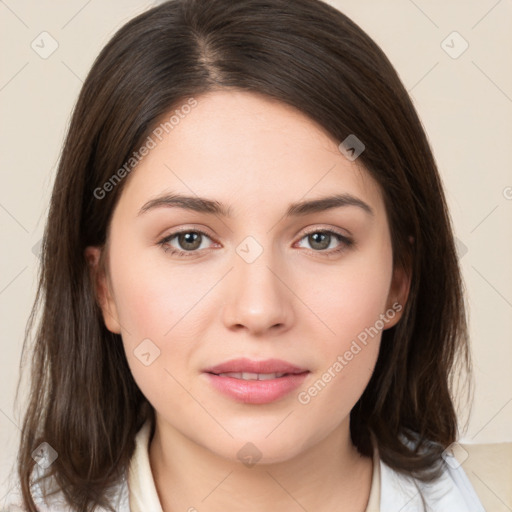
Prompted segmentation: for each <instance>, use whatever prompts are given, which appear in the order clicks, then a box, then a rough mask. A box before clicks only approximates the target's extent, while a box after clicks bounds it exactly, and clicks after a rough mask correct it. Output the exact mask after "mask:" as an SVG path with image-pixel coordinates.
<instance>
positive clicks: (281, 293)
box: [86, 91, 409, 512]
mask: <svg viewBox="0 0 512 512" xmlns="http://www.w3.org/2000/svg"><path fill="white" fill-rule="evenodd" d="M196 99H197V101H198V105H197V106H196V107H195V108H194V109H193V110H192V111H191V113H190V114H188V115H187V116H186V117H185V118H184V119H183V120H181V122H180V124H179V125H177V126H176V127H175V128H174V129H173V131H172V132H170V134H169V135H167V136H166V137H165V138H164V139H163V140H162V141H161V142H159V143H158V145H157V146H156V147H155V148H154V149H152V150H151V151H150V153H149V154H148V155H147V156H145V157H144V158H143V160H142V161H141V162H140V164H139V165H138V166H137V168H136V169H135V170H134V171H132V173H131V175H130V176H129V178H127V183H126V184H125V188H124V189H123V192H122V194H121V197H120V200H119V202H118V204H117V206H116V208H115V211H114V214H113V217H112V221H111V225H110V229H109V236H108V241H107V246H106V248H100V247H89V248H87V250H86V255H87V257H88V258H89V260H90V262H91V264H92V267H93V269H95V270H96V273H95V276H96V282H97V288H98V296H99V300H100V302H101V306H102V310H103V316H104V320H105V323H106V325H107V327H108V329H109V330H111V331H112V332H116V333H120V334H121V335H122V339H123V343H124V347H125V351H126V357H127V360H128V363H129V365H130V368H131V371H132V373H133V377H134V379H135V381H136V382H137V385H138V386H139V387H140V389H141V391H142V392H143V393H144V395H145V396H146V397H147V398H148V400H149V401H150V402H151V404H152V405H153V407H154V408H155V411H156V430H155V435H154V438H153V439H152V441H151V444H150V448H149V457H150V463H151V468H152V471H153V476H154V480H155V485H156V488H157V491H158V494H159V497H160V501H161V503H162V507H163V510H164V511H165V512H170V511H178V510H183V511H185V510H189V509H190V507H195V508H196V509H197V510H199V511H200V512H203V511H221V510H222V511H223V512H225V511H226V510H243V511H249V512H252V511H261V510H281V511H283V512H287V511H290V512H291V511H298V510H302V508H301V507H304V508H305V509H306V510H315V511H320V512H322V511H332V510H339V509H340V504H343V510H345V511H363V510H364V509H365V507H366V504H367V501H368V496H369V492H370V484H371V475H372V461H371V459H370V458H366V457H362V456H360V455H359V454H358V452H357V451H356V449H355V447H354V446H353V445H352V443H351V440H350V434H349V414H350V410H351V409H352V407H353V406H354V404H355V403H356V402H357V400H358V399H359V397H360V396H361V394H362V393H363V391H364V389H365V387H366V385H367V383H368V381H369V379H370V377H371V374H372V372H373V369H374V366H375V362H376V359H377V356H378V350H379V343H380V333H379V335H378V336H375V337H373V338H370V341H369V343H368V344H367V345H366V346H365V347H364V348H363V349H362V350H361V351H360V352H359V353H358V354H357V355H355V356H354V357H353V359H352V360H351V361H350V362H349V363H348V364H347V365H346V366H345V367H344V368H343V370H342V371H341V372H339V373H337V374H336V377H334V378H332V379H331V381H330V382H329V383H328V384H327V385H326V386H325V387H324V388H323V389H322V390H321V392H319V393H318V394H317V395H316V396H314V397H312V398H311V400H310V401H309V403H307V404H302V403H300V402H299V400H298V398H297V396H298V393H299V392H300V391H303V390H307V389H308V388H309V387H310V386H312V385H313V383H314V382H315V381H317V380H318V379H319V378H321V377H322V374H324V372H325V371H327V370H328V368H329V367H332V366H333V363H334V362H335V361H336V360H337V357H338V355H342V354H344V353H345V352H346V351H347V350H348V349H349V348H350V346H351V342H352V341H353V340H354V339H356V337H357V335H358V334H359V333H360V332H361V331H363V330H364V329H365V328H368V327H370V326H374V325H375V322H376V320H378V319H379V315H381V314H384V313H385V312H386V310H388V309H389V308H391V307H392V304H393V303H396V302H398V303H399V304H401V305H404V304H405V301H406V299H407V293H408V289H409V280H408V278H407V276H406V275H405V273H404V272H402V271H401V270H399V269H393V264H392V254H393V253H392V246H391V240H390V232H389V226H388V220H387V216H386V211H385V208H384V202H383V198H382V193H381V190H380V188H379V186H378V185H377V183H376V182H375V181H374V180H373V179H372V178H371V176H370V174H369V173H368V172H367V171H366V170H365V169H364V168H363V167H362V166H361V165H359V164H358V162H357V160H356V161H354V162H351V161H349V160H348V159H347V158H345V156H344V155H343V154H342V153H341V152H340V151H339V149H338V144H339V142H340V141H336V140H334V138H333V137H331V136H330V135H329V134H328V133H327V132H326V131H325V130H324V129H323V128H322V127H320V126H319V125H318V124H316V123H315V122H313V121H312V120H310V119H309V118H307V117H305V116H304V115H303V114H302V113H300V112H298V111H296V110H295V109H292V108H291V107H289V106H286V105H284V104H281V103H279V102H275V101H273V100H270V99H267V98H265V97H263V96H260V95H258V94H254V93H249V92H238V91H236V92H235V91H216V92H212V93H208V94H206V95H203V96H200V97H198V98H196ZM171 192H173V193H180V194H185V195H192V196H196V195H197V196H200V197H206V198H209V199H213V200H216V201H218V202H219V203H222V204H223V205H224V206H225V207H226V208H230V210H231V211H232V214H233V216H232V217H231V218H223V217H221V216H218V215H213V214H208V213H199V212H193V211H189V210H185V209H181V208H176V207H165V206H162V207H158V208H154V209H151V210H148V211H146V212H145V213H142V214H139V211H140V210H141V208H142V207H143V205H145V204H146V203H147V202H148V201H150V200H151V199H154V198H156V197H158V196H160V195H162V194H164V193H171ZM333 193H338V194H343V193H350V194H352V195H354V196H356V197H357V198H359V199H361V200H362V201H364V202H365V203H367V204H368V205H369V206H370V207H371V208H372V210H373V212H374V215H369V214H367V213H366V212H365V211H364V210H363V209H362V208H359V207H356V206H345V207H339V208H333V209H328V210H325V211H322V212H316V213H312V214H309V215H305V216H300V217H289V218H287V217H283V216H284V214H285V211H286V209H287V207H288V206H289V204H291V203H294V202H297V201H301V200H312V199H319V198H321V197H325V196H328V195H332V194H333ZM179 228H187V229H188V230H189V231H194V229H200V230H202V231H205V232H206V233H207V234H208V237H209V238H208V237H203V238H202V242H201V245H200V247H199V248H198V249H195V251H196V252H195V254H194V255H193V256H192V257H183V256H178V255H173V254H171V253H170V252H169V250H166V249H169V246H170V245H171V246H172V247H174V248H175V249H181V250H185V248H187V247H189V248H190V245H189V246H186V245H185V246H184V245H181V246H180V245H179V241H178V238H177V237H176V238H174V239H173V241H172V242H169V243H168V245H167V247H165V246H162V245H159V241H160V240H161V239H162V238H164V237H165V236H168V235H170V234H172V233H174V232H175V231H176V230H177V229H179ZM329 229H331V230H335V231H338V232H340V233H341V234H343V235H345V236H349V237H351V238H352V239H353V240H354V242H355V244H354V245H352V246H346V247H345V248H344V250H343V251H341V252H340V253H337V254H333V255H332V256H330V257H328V256H326V253H327V252H329V251H331V252H332V251H333V250H334V249H336V248H339V247H341V246H343V245H344V244H343V242H340V241H338V239H337V238H336V237H335V236H334V235H333V236H332V237H331V239H330V242H326V243H325V245H327V244H328V248H326V249H325V248H324V249H322V248H321V247H320V248H319V245H318V243H317V245H314V243H315V241H314V240H311V237H308V236H307V235H310V234H312V233H315V232H316V233H318V231H322V230H329ZM247 236H251V237H253V238H254V239H255V240H256V241H257V242H258V243H259V244H260V246H261V248H262V249H263V252H262V253H261V254H260V255H259V257H257V258H256V259H255V261H253V262H252V263H248V262H247V261H245V260H244V259H243V258H242V257H240V255H239V254H238V253H237V251H236V249H237V247H238V246H239V244H240V243H241V242H242V241H243V240H244V239H245V238H246V237H247ZM320 245H321V244H320ZM102 250H104V251H106V253H105V254H104V256H105V266H104V267H102V266H101V265H100V264H98V262H99V261H100V260H99V257H100V254H101V251H102ZM250 250H254V249H250ZM400 316H401V313H400V312H397V313H396V314H395V315H394V318H393V319H392V320H390V321H389V322H387V323H386V325H385V328H389V327H391V326H393V325H395V324H396V322H398V321H399V319H400ZM147 338H149V339H150V340H151V341H152V342H153V343H154V344H155V345H156V346H157V347H158V348H159V350H160V356H159V357H158V358H157V359H155V360H154V361H153V362H152V363H151V364H150V365H149V366H145V365H144V364H142V363H141V361H140V360H139V359H138V358H137V357H136V355H135V354H134V350H135V349H136V347H137V346H139V344H140V343H141V341H142V340H144V339H147ZM235 357H248V358H250V359H256V360H263V359H267V358H279V359H283V360H285V361H289V362H291V363H293V364H295V365H297V366H299V367H302V368H306V369H308V370H309V371H310V374H309V375H308V376H307V378H306V380H305V381H304V384H303V385H302V386H301V387H300V389H298V390H296V391H293V392H292V393H290V394H289V395H287V396H285V397H284V398H281V399H279V400H277V401H276V402H273V403H270V404H259V405H255V404H244V403H240V402H236V401H234V400H233V399H231V398H229V397H226V396H224V395H222V394H220V393H219V392H218V391H217V390H215V389H213V388H212V387H211V386H210V385H209V383H208V381H207V379H206V378H205V375H204V374H203V373H202V370H203V369H205V368H206V367H208V366H212V365H215V364H218V363H221V362H224V361H227V360H230V359H233V358H235ZM247 442H251V443H253V444H254V445H255V446H256V447H257V448H258V450H259V451H260V452H261V459H260V460H259V461H258V463H257V464H256V465H255V466H252V467H247V466H245V465H244V464H242V463H241V461H240V460H239V459H238V457H237V452H238V451H239V450H240V449H241V448H242V447H243V446H244V445H245V444H246V443H247ZM219 484H220V485H219ZM205 497H207V498H205ZM203 499H204V501H202V500H203ZM299 504H300V505H299ZM191 510H193V509H191Z"/></svg>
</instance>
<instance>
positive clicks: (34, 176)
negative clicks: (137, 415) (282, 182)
mask: <svg viewBox="0 0 512 512" xmlns="http://www.w3.org/2000/svg"><path fill="white" fill-rule="evenodd" d="M292 1H293V0H292ZM330 3H332V4H333V5H335V6H336V7H338V8H339V9H340V10H342V11H343V12H344V13H345V14H347V15H348V16H349V17H351V18H352V19H353V20H354V21H355V22H356V23H358V24H359V25H360V26H361V27H362V28H363V29H364V30H366V31H367V32H368V33H369V35H370V36H371V37H372V38H373V39H374V40H375V41H376V42H377V43H378V44H380V45H381V47H382V48H383V50H384V51H385V52H386V54H387V55H388V57H389V58H390V60H391V62H392V63H393V64H394V65H395V67H396V68H397V70H398V72H399V74H400V76H401V78H402V80H403V82H404V84H405V86H406V88H407V89H408V90H409V92H410V93H411V95H412V98H413V101H414V104H415V105H416V107H417V109H418V111H419V114H420V117H421V119H422V121H423V124H424V127H425V129H426V131H427V133H428V136H429V139H430V141H431V143H432V146H433V149H434V153H435V156H436V159H437V161H438V164H439V168H440V171H441V174H442V178H443V181H444V184H445V187H446V193H447V197H448V201H449V206H450V209H451V214H452V217H453V223H454V228H455V232H456V236H457V238H458V240H459V249H460V258H461V265H462V269H463V272H464V279H465V283H466V287H467V303H468V309H469V315H470V327H471V335H472V351H473V357H474V366H475V384H476V389H475V400H474V405H473V408H472V412H471V416H470V418H469V423H468V428H467V431H466V432H465V433H462V436H463V440H464V442H466V443H471V444H473V443H474V444H481V443H499V442H504V441H508V442H510V441H512V428H511V427H512V372H511V371H510V368H511V365H512V343H511V341H512V336H511V331H512V314H511V313H512V265H511V264H510V262H511V261H512V258H511V256H512V237H511V236H510V235H511V220H512V172H511V169H512V151H511V149H510V146H511V143H512V67H511V66H510V55H512V34H511V33H510V26H511V21H512V1H511V0H501V1H496V0H482V1H478V2H466V1H462V0H451V1H449V2H447V1H441V0H436V1H426V0H422V1H420V0H415V1H412V0H390V1H376V0H372V1H369V0H367V1H356V0H331V2H330ZM151 5H154V4H152V3H150V2H147V1H146V2H144V1H137V0H128V1H126V0H125V1H121V0H108V1H102V2H100V1H99V0H89V1H87V0H71V1H69V0H68V1H66V2H64V1H63V0H59V1H57V0H54V1H49V2H35V1H28V0H5V1H0V16H1V18H0V19H1V21H0V34H2V36H1V37H2V45H3V46H4V48H5V49H4V51H3V52H2V53H1V54H0V59H1V60H0V64H1V65H0V109H1V110H0V113H1V119H2V123H1V127H0V130H1V133H0V141H1V144H2V148H1V152H0V159H1V165H0V172H1V177H2V180H1V187H0V229H1V238H2V251H1V265H0V268H1V273H0V313H1V318H0V332H1V347H2V357H1V360H0V379H1V389H2V393H1V396H0V504H1V503H2V497H3V496H4V495H5V493H6V492H7V489H8V482H7V477H8V473H9V470H10V469H11V467H12V464H13V462H14V458H15V453H16V444H17V442H18V432H19V429H18V425H19V423H20V420H21V416H20V410H19V409H15V408H14V404H13V399H14V392H15V386H16V383H17V378H18V374H19V362H20V354H21V346H22V339H23V330H24V326H25V323H26V320H27V317H28V313H29V310H30V306H31V303H32V300H33V297H34V292H35V283H36V277H37V268H38V267H37V266H38V261H39V260H38V257H37V243H38V241H39V240H40V238H41V235H42V231H43V226H44V220H45V215H46V213H47V207H48V200H49V194H50V191H51V185H52V182H53V178H54V173H55V166H56V163H57V160H58V156H59V153H60V149H61V144H62V141H63V137H64V134H65V131H66V128H67V124H68V120H69V116H70V112H71V109H72V107H73V105H74V102H75V100H76V98H77V95H78V93H79V90H80V87H81V85H82V81H83V79H84V77H85V76H86V74H87V72H88V70H89V68H90V66H91V64H92V62H93V60H94V58H95V57H96V55H97V54H98V53H99V51H100V49H101V48H102V47H103V46H104V45H105V44H106V43H107V41H108V40H109V39H110V37H111V36H112V35H113V34H114V32H115V31H116V30H117V29H118V28H120V27H121V26H122V25H123V24H124V23H125V22H126V21H128V20H129V19H131V18H132V17H133V16H135V15H136V14H138V13H140V12H142V11H143V10H145V9H146V8H148V7H150V6H151ZM43 31H46V32H48V33H49V34H50V35H51V36H46V35H43V36H40V34H41V33H42V32H43ZM454 31H456V32H458V34H459V35H457V34H455V35H453V34H452V32H454ZM450 34H452V35H450ZM448 36H449V37H448ZM42 38H44V42H43V43H42V42H41V40H42ZM51 38H53V39H54V40H55V41H56V43H57V44H58V48H57V49H56V50H55V52H54V53H52V54H51V55H50V56H48V57H47V58H45V59H44V58H42V57H41V56H40V55H39V54H38V53H37V52H36V51H35V50H34V49H33V48H32V47H31V44H32V42H33V41H35V42H34V46H35V47H36V48H37V49H38V51H39V52H40V53H41V52H43V51H48V50H49V49H51V44H52V39H51ZM443 41H445V42H444V43H442V42H443ZM464 41H466V42H467V44H468V45H469V46H468V48H467V49H466V50H465V51H464V52H463V53H462V54H461V55H459V56H457V54H458V53H459V52H460V51H461V50H462V49H463V48H464V46H465V43H464ZM43 44H44V48H43ZM53 44H55V43H53ZM36 45H38V46H36ZM450 53H451V56H450ZM454 57H457V58H454ZM34 246H35V248H34ZM487 487H489V486H487ZM503 510H512V509H511V508H503Z"/></svg>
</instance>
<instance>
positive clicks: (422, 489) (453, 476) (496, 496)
mask: <svg viewBox="0 0 512 512" xmlns="http://www.w3.org/2000/svg"><path fill="white" fill-rule="evenodd" d="M453 448H454V449H453V450H449V451H448V450H447V451H446V452H445V454H444V455H443V459H444V462H443V471H442V474H441V476H440V477H439V478H438V479H437V480H435V481H433V482H430V483H425V482H422V481H420V480H418V479H414V478H412V477H410V476H407V475H403V474H401V473H398V472H397V471H395V470H393V469H392V468H391V467H389V466H388V465H387V464H385V463H383V462H382V461H380V473H381V508H380V510H381V512H398V511H400V512H413V511H414V512H416V511H418V510H423V509H424V507H425V509H426V510H431V511H433V512H444V511H446V510H449V511H450V512H468V511H469V512H485V511H486V510H488V511H491V510H501V509H503V510H510V505H511V503H512V496H511V494H512V491H511V490H510V481H512V443H504V444H502V445H459V444H458V443H454V445H453ZM500 460H501V462H499V461H500ZM477 491H478V492H477ZM422 498H423V500H424V503H423V501H422Z"/></svg>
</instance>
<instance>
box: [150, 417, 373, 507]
mask: <svg viewBox="0 0 512 512" xmlns="http://www.w3.org/2000/svg"><path fill="white" fill-rule="evenodd" d="M149 459H150V464H151V469H152V472H153V477H154V480H155V486H156V488H157V491H158V495H159V498H160V503H161V504H162V509H163V511H164V512H175V511H190V512H194V511H197V512H207V511H208V512H220V511H222V512H226V511H227V510H229V509H230V507H231V505H232V504H236V508H237V510H244V511H246V512H256V511H258V512H260V511H261V510H276V509H277V510H280V511H281V512H292V511H294V512H296V511H297V510H300V509H301V508H302V509H303V510H315V511H316V512H324V511H325V512H327V511H330V512H332V511H335V510H343V511H344V512H364V510H365V509H366V505H367V502H368V497H369V494H370V487H371V479H372V467H373V464H372V460H371V458H369V457H363V456H361V455H360V454H359V453H358V452H357V450H356V448H355V447H354V446H353V445H352V442H351V440H350V432H349V423H348V419H347V421H346V422H344V423H343V424H341V425H340V426H339V427H338V428H337V429H335V430H334V431H333V432H332V433H331V434H330V435H329V436H328V437H326V438H325V439H322V440H320V441H319V442H318V443H316V444H315V445H313V446H312V447H310V448H309V449H307V450H306V451H303V452H301V453H300V454H299V455H297V456H295V457H293V458H292V459H289V460H286V461H284V462H279V463H273V464H259V463H257V464H255V465H254V466H252V467H247V466H245V465H244V464H242V463H241V462H240V461H238V460H229V459H226V458H224V457H221V456H219V455H217V454H215V453H213V452H212V451H210V450H208V449H207V448H205V447H204V446H201V445H198V444H197V443H195V442H194V441H192V440H191V439H189V438H187V437H184V436H183V435H182V434H181V433H180V432H178V431H177V430H175V429H174V428H173V427H172V426H170V425H169V424H168V423H165V422H163V421H161V422H159V421H158V419H157V424H156V427H155V434H154V437H153V439H152V441H151V444H150V448H149Z"/></svg>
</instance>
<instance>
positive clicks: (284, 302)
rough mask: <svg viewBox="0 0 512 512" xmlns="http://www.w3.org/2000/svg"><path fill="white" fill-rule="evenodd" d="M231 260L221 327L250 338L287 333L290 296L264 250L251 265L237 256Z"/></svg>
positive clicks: (280, 275)
mask: <svg viewBox="0 0 512 512" xmlns="http://www.w3.org/2000/svg"><path fill="white" fill-rule="evenodd" d="M234 258H235V260H234V268H233V270H232V271H231V272H230V274H229V276H228V279H227V280H226V282H225V283H224V286H225V288H224V293H225V296H226V297H227V300H226V301H224V307H223V311H222V318H223V322H224V325H225V326H226V327H227V328H228V329H230V330H239V331H242V330H246V331H247V332H248V333H251V334H253V335H265V334H270V333H272V334H276V333H278V332H279V333H281V332H284V331H286V330H288V329H289V328H290V326H291V325H292V322H293V319H294V310H293V305H292V302H291V301H292V298H293V294H292V293H291V292H290V290H289V288H288V287H287V285H286V284H285V283H286V278H285V276H284V275H283V272H280V270H279V269H280V265H278V263H277V262H276V261H275V260H274V259H273V258H272V255H271V254H270V251H269V250H264V251H263V253H262V254H261V255H260V256H259V257H258V258H257V259H256V260H255V261H253V262H251V263H249V262H247V261H245V260H244V259H243V258H241V257H239V256H238V255H237V254H235V255H234Z"/></svg>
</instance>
